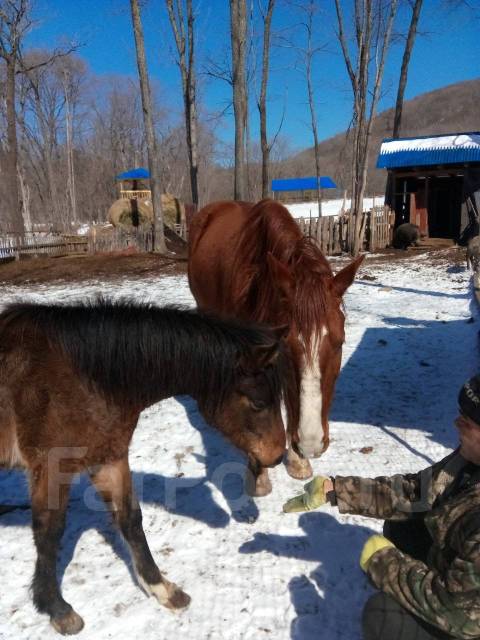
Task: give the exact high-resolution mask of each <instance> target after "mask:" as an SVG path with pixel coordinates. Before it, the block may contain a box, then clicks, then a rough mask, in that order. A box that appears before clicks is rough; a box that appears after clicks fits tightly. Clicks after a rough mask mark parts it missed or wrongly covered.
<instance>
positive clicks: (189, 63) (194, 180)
mask: <svg viewBox="0 0 480 640" xmlns="http://www.w3.org/2000/svg"><path fill="white" fill-rule="evenodd" d="M166 4H167V9H168V16H169V19H170V25H171V27H172V31H173V35H174V37H175V44H176V46H177V52H178V66H179V68H180V75H181V78H182V93H183V105H184V117H185V130H186V140H187V152H188V162H189V167H190V189H191V193H192V202H193V204H194V205H195V206H196V207H198V204H199V196H198V136H197V100H196V77H195V30H194V23H195V16H194V13H193V7H192V0H186V5H187V34H185V27H184V21H183V11H182V7H181V3H180V0H176V4H175V8H174V5H173V0H166ZM187 45H188V46H187ZM187 58H188V60H187Z"/></svg>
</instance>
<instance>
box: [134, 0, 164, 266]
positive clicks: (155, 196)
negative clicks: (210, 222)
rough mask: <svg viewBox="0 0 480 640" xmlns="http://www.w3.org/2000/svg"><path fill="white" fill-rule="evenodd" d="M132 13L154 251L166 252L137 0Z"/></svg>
mask: <svg viewBox="0 0 480 640" xmlns="http://www.w3.org/2000/svg"><path fill="white" fill-rule="evenodd" d="M130 8H131V13H132V25H133V33H134V36H135V48H136V52H137V67H138V75H139V79H140V92H141V95H142V108H143V121H144V126H145V137H146V141H147V154H148V168H149V171H150V186H151V190H152V204H153V217H154V230H155V243H154V247H155V251H158V252H159V253H164V254H166V253H168V251H167V245H166V244H165V233H164V228H163V214H162V200H161V193H162V192H161V184H160V170H159V166H158V153H157V143H156V138H155V130H154V127H153V113H152V97H151V92H150V82H149V80H148V71H147V62H146V58H145V43H144V39H143V29H142V20H141V16H140V8H139V5H138V0H130Z"/></svg>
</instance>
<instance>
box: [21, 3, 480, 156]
mask: <svg viewBox="0 0 480 640" xmlns="http://www.w3.org/2000/svg"><path fill="white" fill-rule="evenodd" d="M255 1H256V0H255ZM343 4H344V5H345V10H346V11H347V12H348V9H349V7H350V5H351V2H350V0H344V2H343ZM197 5H198V7H199V10H198V18H197V26H198V63H199V69H198V71H199V79H200V83H201V95H202V99H203V101H204V104H205V107H206V109H207V110H208V111H209V112H212V113H219V112H221V111H223V110H224V109H226V108H227V107H228V104H229V102H230V96H231V89H230V87H229V85H227V83H224V82H222V81H220V80H212V79H210V78H209V77H208V76H207V75H206V74H205V73H203V71H204V70H205V67H206V60H207V59H208V58H211V59H215V60H217V61H218V60H221V59H223V58H224V57H226V56H228V48H227V47H228V38H229V33H228V29H229V10H228V6H229V2H228V0H210V1H207V0H200V1H198V0H197ZM442 7H443V0H425V1H424V9H423V14H422V18H421V21H420V32H421V35H420V36H419V37H417V42H416V46H415V50H414V53H413V55H412V60H411V65H410V73H409V82H408V86H407V91H406V98H407V99H408V98H412V97H415V96H416V95H419V94H421V93H424V92H426V91H431V90H433V89H437V88H439V87H442V86H445V85H448V84H452V83H454V82H459V81H461V80H469V79H472V78H476V77H479V76H480V64H479V60H480V38H479V37H478V31H479V27H480V15H479V14H477V15H476V16H475V14H474V13H472V12H471V11H469V10H467V9H456V10H455V11H453V10H450V11H447V10H445V9H443V8H442ZM318 8H319V13H318V17H317V23H316V38H317V42H318V44H319V45H323V46H324V51H322V52H321V53H320V54H318V56H317V58H316V64H315V72H314V80H315V86H316V108H317V117H318V127H319V134H320V137H321V139H325V138H328V137H330V136H332V135H334V134H336V133H339V132H341V131H343V130H345V129H346V128H347V127H348V125H349V122H350V115H351V89H350V85H349V81H348V78H347V75H346V72H345V65H344V62H343V58H342V56H341V53H340V50H339V48H338V45H337V42H336V39H335V32H334V27H335V16H334V1H333V0H318ZM36 14H37V16H38V17H39V18H40V23H39V25H38V27H37V28H36V29H35V30H34V31H33V32H32V33H31V34H30V36H29V40H28V44H29V45H30V46H34V47H53V46H55V44H58V43H59V42H60V41H61V40H62V39H65V38H66V39H68V40H71V39H75V40H77V41H80V42H82V43H84V44H83V46H82V47H81V49H80V50H79V55H81V56H82V57H83V58H84V59H85V60H86V61H87V62H88V64H89V67H90V69H91V71H92V72H94V73H95V74H97V75H103V74H122V75H130V76H132V77H136V61H135V48H134V41H133V35H132V30H131V21H130V10H129V2H128V0H96V1H93V0H37V2H36ZM408 17H409V16H408V13H407V12H406V11H405V9H403V10H402V11H401V12H400V14H399V19H398V21H397V29H400V28H402V27H403V28H405V27H406V25H407V19H408ZM143 23H144V30H145V40H146V50H147V57H148V64H149V69H150V72H151V75H152V77H153V78H155V80H156V81H157V82H158V84H159V87H160V91H161V95H162V96H163V99H164V100H165V102H166V103H167V104H168V106H169V108H170V109H171V113H172V117H173V118H175V116H176V115H179V114H180V111H181V98H180V84H179V74H178V70H177V68H176V66H175V64H174V61H173V54H172V41H171V34H170V27H169V24H168V20H167V16H166V10H165V6H164V2H163V0H150V2H148V3H147V5H146V7H145V9H144V12H143ZM296 24H298V15H296V14H295V12H294V10H293V9H292V8H291V7H288V6H287V5H286V4H285V0H277V9H276V14H275V15H274V20H273V30H274V31H275V32H276V33H279V34H282V36H284V37H286V38H287V37H288V38H289V39H293V40H294V41H295V42H297V43H299V42H300V41H301V40H300V38H301V35H300V32H299V31H298V30H295V29H294V25H296ZM402 50H403V43H399V44H397V45H395V46H393V47H392V50H391V52H390V55H389V59H388V63H387V67H386V71H385V80H384V95H383V97H382V100H381V103H380V108H381V109H385V108H389V107H392V106H393V105H394V101H395V97H396V88H397V78H398V73H399V69H400V62H401V55H402ZM282 118H283V125H282V129H281V134H282V136H286V137H287V138H288V139H289V140H290V142H291V145H292V148H294V149H302V148H304V147H308V146H311V144H312V138H311V131H310V126H309V111H308V106H307V104H306V91H305V80H304V76H303V74H302V71H301V68H299V66H298V60H297V56H296V54H295V51H294V49H293V48H292V47H291V46H285V45H283V46H275V47H274V48H273V50H272V71H271V77H270V85H269V128H270V133H271V134H273V133H275V132H276V131H277V130H278V127H279V124H280V122H281V121H282ZM232 119H233V117H232V114H231V110H230V111H227V113H226V116H225V118H224V119H223V120H222V124H221V126H220V127H219V128H218V129H217V133H218V134H219V135H220V137H221V139H222V140H223V141H224V142H226V143H230V142H231V141H232V139H233V126H232V124H233V123H232ZM257 121H258V117H257V114H256V111H255V108H254V107H252V125H251V126H252V135H253V137H255V135H256V133H257V130H258V129H257V126H258V125H257Z"/></svg>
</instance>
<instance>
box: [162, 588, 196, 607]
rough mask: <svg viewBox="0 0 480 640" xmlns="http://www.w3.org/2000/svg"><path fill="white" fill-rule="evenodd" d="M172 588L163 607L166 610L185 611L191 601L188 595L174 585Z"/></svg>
mask: <svg viewBox="0 0 480 640" xmlns="http://www.w3.org/2000/svg"><path fill="white" fill-rule="evenodd" d="M172 587H175V588H174V589H173V590H172V592H171V593H170V595H169V598H168V600H167V602H166V603H165V606H166V607H167V608H168V609H173V610H174V611H177V610H179V609H185V608H186V607H188V605H189V604H190V601H191V597H190V596H189V595H188V593H185V591H183V590H182V589H180V587H177V586H175V585H172Z"/></svg>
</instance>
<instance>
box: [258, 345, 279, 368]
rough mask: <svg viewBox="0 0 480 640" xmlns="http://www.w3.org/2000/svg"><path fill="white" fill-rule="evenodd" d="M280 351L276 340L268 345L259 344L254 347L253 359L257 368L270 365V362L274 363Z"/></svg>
mask: <svg viewBox="0 0 480 640" xmlns="http://www.w3.org/2000/svg"><path fill="white" fill-rule="evenodd" d="M279 353H280V349H279V348H278V343H277V342H275V343H274V344H272V345H269V346H268V347H267V346H257V347H254V348H253V349H252V361H253V364H254V366H255V368H257V369H264V368H265V367H268V365H269V364H273V363H274V362H275V361H276V359H277V358H278V355H279Z"/></svg>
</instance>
